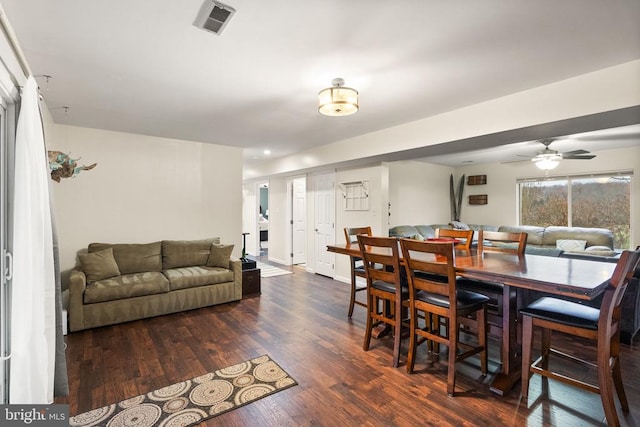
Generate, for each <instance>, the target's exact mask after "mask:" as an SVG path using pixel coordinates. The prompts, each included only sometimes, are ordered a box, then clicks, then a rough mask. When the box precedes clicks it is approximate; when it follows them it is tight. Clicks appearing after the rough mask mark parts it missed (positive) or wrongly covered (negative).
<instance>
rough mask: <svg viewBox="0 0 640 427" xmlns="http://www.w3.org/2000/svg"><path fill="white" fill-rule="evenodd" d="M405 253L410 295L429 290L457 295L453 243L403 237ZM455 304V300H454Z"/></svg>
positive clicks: (403, 255) (447, 294) (402, 245)
mask: <svg viewBox="0 0 640 427" xmlns="http://www.w3.org/2000/svg"><path fill="white" fill-rule="evenodd" d="M400 246H401V247H402V257H403V260H404V265H405V268H406V271H407V280H408V282H409V295H414V293H415V292H417V291H426V292H430V293H434V294H439V295H445V296H447V297H449V299H450V301H455V298H456V292H455V289H456V269H455V253H454V251H453V247H454V245H453V243H434V242H427V241H424V242H421V241H419V240H411V239H401V240H400ZM452 306H454V307H455V304H452Z"/></svg>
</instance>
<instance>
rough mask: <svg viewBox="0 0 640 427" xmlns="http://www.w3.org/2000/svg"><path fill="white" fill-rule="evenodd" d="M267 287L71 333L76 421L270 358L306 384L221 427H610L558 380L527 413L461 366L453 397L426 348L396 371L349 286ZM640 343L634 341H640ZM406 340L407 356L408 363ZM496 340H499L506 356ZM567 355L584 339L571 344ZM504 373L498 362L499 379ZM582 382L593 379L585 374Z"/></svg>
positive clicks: (632, 361) (586, 397)
mask: <svg viewBox="0 0 640 427" xmlns="http://www.w3.org/2000/svg"><path fill="white" fill-rule="evenodd" d="M294 272H295V274H291V275H285V276H277V277H272V278H266V279H265V278H263V279H262V295H261V296H259V297H253V298H248V299H244V300H242V301H240V302H237V303H231V304H225V305H220V306H215V307H208V308H204V309H199V310H193V311H189V312H184V313H179V314H174V315H167V316H161V317H157V318H153V319H147V320H142V321H136V322H131V323H127V324H122V325H117V326H111V327H103V328H97V329H93V330H88V331H83V332H76V333H72V334H70V335H68V336H67V337H66V340H67V344H68V348H67V358H68V371H69V383H70V384H69V385H70V395H69V397H68V398H60V399H57V403H68V404H69V405H70V413H71V415H75V414H78V413H81V412H84V411H88V410H90V409H94V408H98V407H101V406H104V405H107V404H110V403H115V402H118V401H120V400H123V399H125V398H129V397H133V396H136V395H139V394H142V393H146V392H149V391H151V390H154V389H157V388H160V387H163V386H166V385H169V384H172V383H175V382H178V381H182V380H185V379H190V378H193V377H195V376H198V375H202V374H204V373H206V372H211V371H214V370H216V369H219V368H223V367H226V366H229V365H232V364H235V363H238V362H241V361H244V360H247V359H250V358H253V357H256V356H259V355H262V354H268V355H270V356H271V357H272V358H273V359H274V360H275V361H276V362H277V363H278V364H279V365H280V366H282V368H283V369H285V370H286V371H287V372H288V373H289V374H290V375H291V376H292V377H293V378H295V379H296V380H297V381H298V383H299V385H297V386H294V387H292V388H289V389H287V390H283V391H281V392H279V393H276V394H274V395H272V396H268V397H266V398H264V399H261V400H259V401H257V402H254V403H251V404H249V405H247V406H244V407H242V408H239V409H236V410H233V411H231V412H228V413H226V414H223V415H220V416H218V417H215V418H212V419H210V420H208V421H206V423H203V425H208V426H214V425H224V426H301V425H302V426H320V425H322V426H325V425H326V426H336V425H344V426H353V425H367V426H422V425H437V426H445V425H455V426H474V425H482V426H489V425H491V426H493V425H496V426H508V425H514V426H543V425H545V426H546V425H553V426H578V425H579V426H597V425H606V423H605V422H604V412H603V410H602V405H601V403H600V397H599V396H598V395H596V394H591V393H588V392H585V391H581V390H578V389H575V388H572V387H569V386H565V385H562V384H560V383H558V382H555V381H549V384H548V388H547V390H546V392H544V393H543V388H542V381H541V379H540V377H539V376H534V378H533V379H532V382H531V388H530V392H529V402H528V405H527V404H525V403H521V402H520V401H519V393H520V389H519V384H518V385H516V387H515V388H514V390H512V391H511V392H510V393H509V394H508V395H507V396H505V397H499V396H496V395H494V394H492V393H491V392H490V391H489V387H488V383H489V382H490V381H491V379H492V375H489V376H487V377H485V378H483V377H481V376H480V373H479V369H476V367H475V366H473V364H474V363H475V362H476V361H475V360H471V362H470V364H463V365H462V366H461V368H460V369H459V375H458V376H457V383H456V390H457V394H456V396H455V397H448V396H447V394H446V365H444V363H440V364H436V365H435V366H431V367H427V363H426V362H427V355H426V348H425V346H422V347H421V348H420V349H419V350H418V358H417V362H416V372H415V373H414V374H412V375H409V374H407V372H406V364H405V363H406V357H402V358H401V366H400V367H399V368H392V367H391V353H392V338H391V337H385V338H382V339H380V340H374V341H373V343H372V346H371V350H369V351H368V352H364V351H363V350H362V340H363V330H364V309H363V308H362V307H356V309H355V312H354V315H353V319H351V320H349V319H347V316H346V314H347V305H348V295H349V294H348V285H347V284H344V283H340V282H336V281H334V280H331V279H328V278H325V277H322V276H318V275H313V274H308V273H306V272H304V270H303V269H302V268H299V267H297V268H294ZM636 343H637V340H636ZM406 347H407V343H406V341H405V342H404V343H403V354H404V355H405V356H406ZM497 347H498V343H497V342H493V343H492V353H494V356H495V355H497ZM565 349H566V350H567V351H573V352H581V351H582V350H583V349H584V343H582V342H579V341H575V340H567V341H566V347H565ZM622 364H623V372H624V382H625V387H626V391H627V397H628V399H629V404H630V406H631V408H632V409H631V412H630V413H629V414H623V413H622V412H621V411H620V410H619V414H620V415H621V422H622V423H623V425H626V426H638V425H640V380H638V378H640V350H639V349H638V347H637V344H636V347H629V346H624V345H623V348H622ZM496 369H498V366H497V365H496V364H495V363H493V364H491V365H490V371H491V372H495V371H496ZM583 374H584V376H585V377H589V376H595V373H594V372H584V373H583Z"/></svg>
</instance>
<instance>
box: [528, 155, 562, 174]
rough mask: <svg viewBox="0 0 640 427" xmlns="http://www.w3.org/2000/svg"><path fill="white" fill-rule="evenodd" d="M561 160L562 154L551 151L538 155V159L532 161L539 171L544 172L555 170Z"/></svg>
mask: <svg viewBox="0 0 640 427" xmlns="http://www.w3.org/2000/svg"><path fill="white" fill-rule="evenodd" d="M560 160H562V154H560V153H558V152H554V151H552V150H549V152H548V153H542V154H538V155H537V156H536V157H534V158H533V159H531V161H532V162H534V163H535V164H536V166H537V167H538V169H542V170H543V171H548V170H551V169H554V168H555V167H556V166H558V165H559V164H560Z"/></svg>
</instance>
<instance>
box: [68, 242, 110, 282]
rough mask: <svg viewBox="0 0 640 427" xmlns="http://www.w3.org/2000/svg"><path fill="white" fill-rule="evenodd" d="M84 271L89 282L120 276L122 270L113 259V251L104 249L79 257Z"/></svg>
mask: <svg viewBox="0 0 640 427" xmlns="http://www.w3.org/2000/svg"><path fill="white" fill-rule="evenodd" d="M78 258H79V259H80V265H82V270H83V271H84V274H85V275H86V276H87V281H88V282H95V281H96V280H104V279H108V278H110V277H114V276H119V275H120V270H119V269H118V264H116V260H115V258H114V257H113V249H112V248H108V249H103V250H101V251H97V252H91V253H88V254H80V255H78Z"/></svg>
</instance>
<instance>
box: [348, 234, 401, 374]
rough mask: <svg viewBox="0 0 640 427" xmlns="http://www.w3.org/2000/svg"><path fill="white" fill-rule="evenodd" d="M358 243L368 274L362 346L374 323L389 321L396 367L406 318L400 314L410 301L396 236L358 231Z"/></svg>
mask: <svg viewBox="0 0 640 427" xmlns="http://www.w3.org/2000/svg"><path fill="white" fill-rule="evenodd" d="M358 244H359V245H360V252H361V253H362V259H363V261H364V267H365V272H366V277H367V325H366V328H365V335H364V344H363V346H362V348H363V349H364V351H369V346H370V345H371V332H372V330H373V328H374V327H376V326H378V325H380V324H386V325H389V326H390V327H391V328H393V335H394V337H393V359H392V365H393V367H394V368H396V367H398V365H399V363H400V340H401V339H402V326H403V323H405V324H406V322H407V320H406V319H403V315H404V314H405V313H406V312H407V310H406V307H408V305H409V289H408V287H407V285H406V279H403V270H402V269H401V267H400V249H399V247H398V239H396V238H395V237H372V236H366V235H364V234H359V235H358ZM381 303H382V307H380V305H381ZM403 307H404V309H403Z"/></svg>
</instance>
